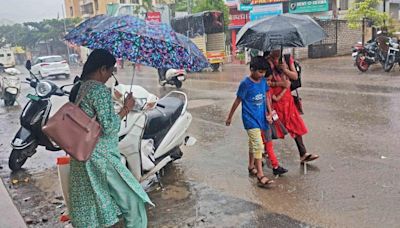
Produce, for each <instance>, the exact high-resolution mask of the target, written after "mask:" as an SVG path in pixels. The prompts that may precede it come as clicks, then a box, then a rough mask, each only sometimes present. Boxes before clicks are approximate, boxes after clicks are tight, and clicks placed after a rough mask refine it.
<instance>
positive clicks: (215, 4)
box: [192, 0, 229, 26]
mask: <svg viewBox="0 0 400 228" xmlns="http://www.w3.org/2000/svg"><path fill="white" fill-rule="evenodd" d="M193 5H194V7H193V10H192V12H193V13H199V12H203V11H207V10H218V11H221V12H223V13H224V23H225V26H228V24H229V8H228V7H227V6H226V5H225V2H224V0H194V4H193Z"/></svg>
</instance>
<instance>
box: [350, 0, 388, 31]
mask: <svg viewBox="0 0 400 228" xmlns="http://www.w3.org/2000/svg"><path fill="white" fill-rule="evenodd" d="M380 3H382V0H364V1H356V2H355V3H353V5H352V7H351V8H350V9H349V10H348V12H347V15H346V19H347V20H348V22H349V27H350V28H353V29H356V28H360V27H361V25H362V20H363V18H368V19H369V20H372V21H373V24H374V26H377V27H381V26H384V24H385V21H388V19H389V16H388V14H386V13H384V12H380V11H378V10H377V9H376V8H377V6H378V4H380Z"/></svg>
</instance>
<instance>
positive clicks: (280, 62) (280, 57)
mask: <svg viewBox="0 0 400 228" xmlns="http://www.w3.org/2000/svg"><path fill="white" fill-rule="evenodd" d="M282 58H283V46H282V45H281V55H280V56H279V64H282Z"/></svg>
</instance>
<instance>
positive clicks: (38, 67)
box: [31, 55, 71, 79]
mask: <svg viewBox="0 0 400 228" xmlns="http://www.w3.org/2000/svg"><path fill="white" fill-rule="evenodd" d="M31 71H32V73H33V74H35V75H36V76H38V77H39V78H40V79H41V78H45V77H49V76H56V77H57V76H61V75H62V76H65V78H69V76H70V75H71V70H70V68H69V65H68V63H67V61H66V60H64V59H63V57H61V56H60V55H51V56H41V57H39V58H37V60H36V61H35V63H34V65H33V66H32V69H31Z"/></svg>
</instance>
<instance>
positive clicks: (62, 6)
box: [61, 4, 70, 64]
mask: <svg viewBox="0 0 400 228" xmlns="http://www.w3.org/2000/svg"><path fill="white" fill-rule="evenodd" d="M61 9H62V14H63V21H64V32H65V34H64V35H67V26H66V24H65V20H66V19H65V12H64V4H61ZM65 45H66V46H67V54H68V56H67V62H68V63H69V64H70V62H69V55H70V53H69V47H68V43H65Z"/></svg>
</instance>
